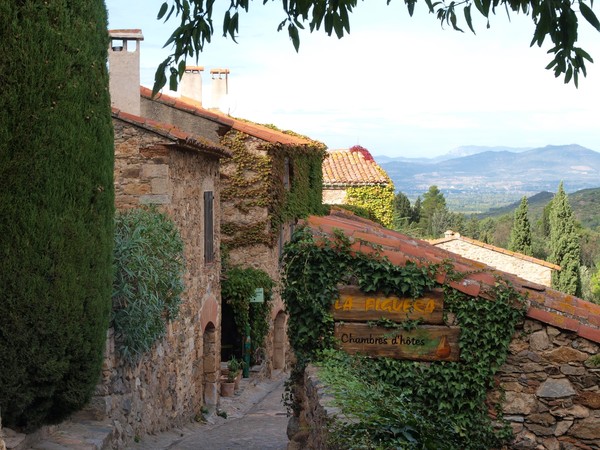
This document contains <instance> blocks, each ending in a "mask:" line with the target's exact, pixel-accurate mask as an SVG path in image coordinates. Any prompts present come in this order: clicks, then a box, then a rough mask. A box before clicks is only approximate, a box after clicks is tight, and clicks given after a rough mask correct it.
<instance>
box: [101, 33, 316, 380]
mask: <svg viewBox="0 0 600 450" xmlns="http://www.w3.org/2000/svg"><path fill="white" fill-rule="evenodd" d="M111 37H112V38H113V46H112V47H111V49H109V61H110V67H111V86H112V84H113V83H114V84H115V85H116V86H118V91H117V90H114V91H112V90H111V92H115V93H116V94H115V95H114V96H113V97H112V101H113V106H115V107H117V108H120V103H119V102H120V101H121V99H123V101H124V102H125V101H127V102H128V103H127V108H132V109H127V110H128V111H133V113H134V114H136V111H139V113H137V114H140V115H141V116H143V117H147V118H150V119H153V120H156V121H158V122H161V123H165V124H172V125H175V126H176V127H177V128H179V129H181V130H183V131H184V132H186V133H190V134H192V135H194V136H200V137H202V138H204V139H207V140H209V141H212V142H218V143H219V144H220V145H222V146H224V147H226V148H227V149H228V150H229V151H230V152H231V153H232V158H231V159H228V160H227V161H223V163H222V164H221V167H220V183H221V196H220V199H219V203H220V212H221V220H220V226H221V239H222V241H221V243H222V244H223V245H224V247H225V248H227V255H228V259H229V262H230V263H231V264H233V265H241V266H246V267H254V268H257V269H261V270H264V271H265V272H266V273H268V274H269V276H270V277H271V278H272V279H273V280H274V281H275V282H277V281H278V280H279V276H280V275H279V269H280V257H281V253H282V250H283V245H284V243H285V242H286V241H287V240H289V238H290V236H291V233H292V231H293V228H294V225H295V222H296V220H297V219H298V218H300V217H306V216H307V215H308V214H312V213H318V212H320V208H322V203H321V196H322V172H321V164H322V160H323V157H324V153H325V152H324V150H325V146H324V145H323V144H321V143H319V142H316V141H313V140H311V139H308V138H305V137H302V136H298V135H296V134H294V133H291V132H282V131H279V130H276V129H274V127H271V126H262V125H258V124H255V123H252V122H248V121H245V120H240V119H234V118H232V117H230V116H227V115H225V114H223V113H221V112H220V111H219V110H218V109H215V108H212V109H210V110H209V109H206V108H204V107H203V106H202V78H201V77H202V72H203V68H202V67H188V68H187V69H186V72H185V75H184V77H183V78H182V80H181V84H180V92H181V96H180V97H178V98H176V97H171V96H169V95H165V94H161V95H158V96H157V97H156V98H152V95H151V90H150V89H147V88H145V87H140V83H139V76H134V77H131V76H130V74H131V73H134V74H137V73H139V48H140V41H141V40H142V39H143V36H141V32H139V30H114V31H113V32H111ZM119 39H120V41H119ZM121 41H122V44H123V46H125V47H127V46H129V47H130V49H129V51H128V52H122V51H118V45H116V46H115V45H114V43H117V44H121ZM134 47H135V51H131V50H132V49H133V48H134ZM113 48H116V49H117V51H115V50H113ZM115 65H118V66H119V68H118V69H117V70H115V72H116V73H118V74H122V75H123V76H120V77H119V79H114V80H113V78H112V71H113V67H114V66H115ZM128 67H129V70H128ZM228 75H229V71H228V70H227V69H213V70H211V76H212V103H213V105H217V106H218V105H219V104H220V103H222V102H221V100H220V99H222V98H223V97H224V96H225V95H226V94H227V89H228ZM118 92H120V93H118ZM132 92H133V93H135V94H134V95H133V96H132ZM133 97H136V98H135V99H134V100H129V99H131V98H133ZM132 103H133V106H130V105H131V104H132ZM232 320H233V319H232V318H231V317H229V314H226V315H225V316H224V317H223V318H222V322H231V321H232ZM270 322H271V323H270V332H269V336H268V338H267V344H266V348H265V351H266V352H265V355H264V356H263V361H264V362H265V364H264V365H263V368H264V370H265V373H266V374H267V375H268V374H269V373H270V371H271V370H272V369H283V368H284V367H285V365H286V354H287V339H286V336H285V329H286V316H285V312H284V305H283V301H282V299H281V297H280V295H279V293H278V290H277V289H276V290H275V295H274V299H273V308H272V312H271V318H270ZM222 325H223V323H222ZM233 333H234V334H235V333H236V332H235V330H234V331H233ZM236 338H239V336H229V334H228V333H224V334H223V335H222V339H223V340H224V341H226V342H225V343H224V345H225V347H229V346H230V345H234V346H235V341H236ZM222 359H223V360H226V359H228V355H225V354H223V355H222Z"/></svg>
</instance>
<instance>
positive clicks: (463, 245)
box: [436, 239, 552, 286]
mask: <svg viewBox="0 0 600 450" xmlns="http://www.w3.org/2000/svg"><path fill="white" fill-rule="evenodd" d="M436 246H437V247H441V248H443V249H445V250H448V251H450V252H453V253H458V254H459V255H461V256H464V257H465V258H469V259H472V260H474V261H479V262H482V263H484V264H487V265H488V266H491V267H494V268H496V269H498V270H502V271H504V272H508V273H512V274H515V275H517V276H519V277H521V278H523V279H525V280H528V281H533V282H534V283H538V284H543V285H544V286H550V284H551V277H552V269H551V268H550V267H546V266H543V265H540V264H538V263H535V262H532V261H527V260H525V259H520V258H516V257H514V256H511V255H507V254H504V253H501V252H497V251H494V250H491V249H488V248H484V247H480V246H477V245H474V244H471V243H468V242H464V241H461V240H460V239H453V240H451V241H447V242H443V243H439V244H436Z"/></svg>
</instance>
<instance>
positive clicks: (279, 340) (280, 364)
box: [273, 311, 286, 370]
mask: <svg viewBox="0 0 600 450" xmlns="http://www.w3.org/2000/svg"><path fill="white" fill-rule="evenodd" d="M285 322H286V316H285V313H284V312H283V311H279V313H277V316H276V317H275V323H274V325H273V370H281V369H283V368H285V346H286V335H285Z"/></svg>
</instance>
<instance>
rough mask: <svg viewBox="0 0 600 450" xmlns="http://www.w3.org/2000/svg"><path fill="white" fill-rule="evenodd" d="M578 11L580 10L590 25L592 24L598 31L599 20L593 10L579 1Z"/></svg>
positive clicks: (599, 27) (599, 28) (599, 26)
mask: <svg viewBox="0 0 600 450" xmlns="http://www.w3.org/2000/svg"><path fill="white" fill-rule="evenodd" d="M579 11H580V12H581V15H582V16H583V17H585V19H586V20H587V21H588V22H589V23H590V25H592V26H593V27H594V28H595V29H596V30H598V31H600V21H598V18H597V17H596V14H594V11H592V9H591V8H590V7H589V6H588V5H586V4H585V3H583V2H582V1H580V2H579Z"/></svg>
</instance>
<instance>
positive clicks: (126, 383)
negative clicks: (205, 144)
mask: <svg viewBox="0 0 600 450" xmlns="http://www.w3.org/2000/svg"><path fill="white" fill-rule="evenodd" d="M114 126H115V196H116V205H117V208H119V209H123V208H130V207H135V206H139V205H141V204H156V205H158V206H159V207H160V209H161V210H163V211H165V212H167V213H168V214H169V215H170V216H171V217H172V218H173V220H174V221H175V223H176V224H177V226H178V228H179V230H180V233H181V235H182V239H183V241H184V249H185V260H186V272H185V280H184V281H185V291H184V293H183V295H182V304H181V307H180V311H179V316H178V318H177V319H176V320H174V321H171V322H170V323H169V324H168V326H167V333H166V336H165V337H164V338H163V339H162V340H161V341H160V342H158V343H157V345H156V346H155V347H154V348H153V349H152V351H151V352H150V353H149V354H148V355H145V356H144V357H143V358H142V359H141V361H140V362H139V363H137V364H135V365H130V364H127V363H125V362H124V361H123V360H121V358H119V355H118V351H116V350H115V339H114V333H113V331H112V330H109V334H108V339H107V345H106V352H105V361H104V366H103V372H102V380H101V383H100V385H99V386H98V387H97V391H96V396H95V397H94V399H93V400H92V404H91V407H90V411H91V412H92V413H94V414H95V415H96V418H110V419H111V421H112V423H113V425H114V427H115V435H116V436H115V438H116V439H115V443H114V447H115V448H123V447H125V446H126V445H127V444H128V442H130V441H131V440H132V439H134V437H135V436H140V435H142V434H145V433H154V432H158V431H162V430H165V429H167V428H170V427H173V426H177V425H179V424H182V423H184V422H189V421H190V420H192V419H193V418H194V416H195V415H197V414H198V413H199V412H200V409H201V406H202V405H203V404H204V403H205V400H210V402H214V403H216V400H217V399H216V397H215V394H214V392H216V386H217V382H218V372H217V371H218V364H217V359H218V356H217V355H219V354H220V346H219V342H220V339H219V336H220V303H219V301H220V284H219V276H220V258H219V255H218V249H219V241H220V235H219V231H218V230H219V229H220V226H219V220H220V217H219V208H218V205H219V179H218V168H219V163H218V161H217V160H216V159H215V158H212V157H208V156H206V155H203V154H202V153H200V152H195V151H192V150H186V149H180V148H174V147H173V146H168V145H165V144H169V143H170V142H169V141H167V140H165V139H164V138H161V137H160V136H157V135H155V134H153V133H151V132H148V131H145V130H143V129H140V128H137V127H134V126H131V125H128V124H125V123H123V122H122V121H119V120H114ZM204 191H213V192H214V194H215V198H214V221H215V224H214V230H215V242H214V248H215V250H216V252H217V255H216V258H215V262H213V263H210V264H206V263H205V262H204V248H203V247H204V241H203V228H204V211H203V192H204ZM209 330H212V331H211V332H209V333H208V334H206V332H207V331H209ZM215 335H216V337H215ZM205 336H208V338H207V340H210V343H205V342H204V337H205ZM205 344H208V345H205ZM205 349H206V351H207V352H208V353H210V354H208V355H207V354H205V353H206V352H205ZM205 392H206V393H207V394H209V395H210V396H211V397H213V398H211V399H205V397H204V394H205Z"/></svg>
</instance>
